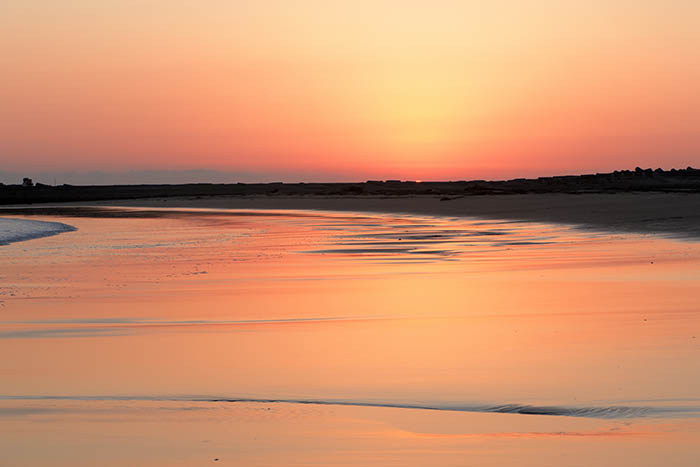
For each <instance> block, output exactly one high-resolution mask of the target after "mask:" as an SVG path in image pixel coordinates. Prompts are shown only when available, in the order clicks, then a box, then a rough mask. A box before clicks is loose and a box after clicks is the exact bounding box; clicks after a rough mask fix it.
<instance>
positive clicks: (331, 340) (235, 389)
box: [0, 197, 700, 467]
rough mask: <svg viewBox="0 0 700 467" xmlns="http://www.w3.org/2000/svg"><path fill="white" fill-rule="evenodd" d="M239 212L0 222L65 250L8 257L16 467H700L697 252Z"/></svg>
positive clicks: (427, 203)
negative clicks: (214, 466) (27, 224)
mask: <svg viewBox="0 0 700 467" xmlns="http://www.w3.org/2000/svg"><path fill="white" fill-rule="evenodd" d="M554 198H555V200H558V202H559V203H561V204H562V205H564V204H569V205H570V201H569V198H562V199H559V198H557V197H554ZM475 199H476V198H475ZM508 199H511V200H516V198H515V197H499V198H498V199H495V198H494V201H492V203H493V204H491V209H493V211H492V215H493V216H494V217H505V212H506V209H507V208H508V206H505V205H503V204H500V205H499V204H498V203H500V202H502V200H508ZM524 199H525V200H527V198H524ZM574 199H579V200H583V201H586V200H587V198H585V197H574ZM593 199H595V198H593ZM593 199H588V200H587V202H589V203H592V202H593ZM668 199H669V198H667V197H665V198H663V200H659V202H661V201H668ZM238 201H240V200H238ZM244 201H248V202H249V203H248V204H243V205H235V206H231V203H232V200H229V199H223V198H222V199H200V200H197V199H194V200H190V199H182V200H177V199H169V200H165V201H163V200H149V201H148V202H146V203H143V204H145V205H147V206H146V207H143V208H134V207H131V208H130V207H122V208H117V207H110V206H104V207H103V208H98V209H95V208H90V207H81V206H61V207H57V208H50V207H43V208H38V207H34V208H32V209H34V212H33V214H34V215H31V216H28V215H26V214H27V213H28V212H30V211H29V210H23V209H22V208H20V209H19V210H18V211H14V212H15V215H14V216H12V215H10V214H8V212H9V211H5V212H3V213H2V215H1V216H2V217H11V218H12V219H17V220H21V221H23V222H24V221H26V219H30V220H33V221H41V222H50V223H53V224H49V226H53V225H55V224H56V223H60V224H61V225H64V224H65V225H69V226H72V227H74V229H73V230H69V229H64V231H63V232H61V233H58V234H56V235H52V236H48V237H44V238H34V239H29V240H26V241H19V242H13V243H10V244H9V245H5V246H2V247H0V261H1V262H2V264H5V265H8V266H9V267H7V268H4V269H3V270H2V271H0V279H1V282H0V284H1V285H0V322H1V323H2V327H1V328H0V352H2V353H3V354H5V355H12V356H13V357H12V358H8V359H4V360H3V361H2V362H0V374H2V375H5V379H4V385H3V391H2V393H0V434H2V436H0V447H1V448H2V451H3V455H4V456H5V459H9V460H11V462H12V465H44V464H47V463H49V462H50V463H51V464H52V465H65V466H69V465H70V466H75V465H78V466H82V465H85V466H87V465H95V464H96V463H97V464H100V465H115V466H116V465H125V464H135V465H144V466H149V467H156V466H158V467H160V466H166V465H183V466H196V465H202V463H210V462H217V463H220V464H222V465H250V466H287V465H314V464H323V465H376V466H378V467H379V466H386V465H396V466H407V465H415V466H419V465H426V464H427V463H430V462H437V463H438V464H439V465H454V466H457V465H474V466H480V465H494V466H495V465H512V466H521V465H532V466H535V465H543V464H544V465H593V464H595V465H605V466H611V467H612V466H616V467H620V466H630V467H632V466H634V467H636V466H639V465H647V466H657V465H663V463H665V462H669V461H671V462H672V464H673V465H675V466H683V467H686V466H687V467H693V466H694V465H695V464H694V462H695V459H696V458H697V443H698V439H699V437H700V424H699V422H698V420H700V418H698V414H700V406H698V401H697V393H698V388H699V387H700V379H698V376H697V375H699V374H700V369H699V368H698V362H699V361H700V360H698V359H697V352H698V339H697V337H698V333H697V329H698V322H699V321H698V313H697V307H696V302H697V297H696V295H697V294H696V290H697V270H698V264H699V263H700V256H699V252H698V249H697V246H696V243H694V242H687V241H677V240H673V239H667V238H664V236H658V235H647V234H641V235H640V234H634V233H632V234H630V233H621V231H620V230H618V231H617V232H616V233H614V234H610V233H609V232H600V231H597V230H591V229H570V228H568V227H566V226H564V225H555V224H548V223H541V222H535V219H536V217H535V213H536V212H537V210H536V209H535V206H538V207H539V208H540V209H541V208H542V207H543V206H544V205H546V203H543V202H542V197H537V198H534V199H530V200H529V202H530V203H531V205H530V206H531V209H530V211H528V212H530V218H529V219H527V220H530V221H532V222H524V223H523V222H512V221H498V220H484V218H480V219H472V218H469V217H461V215H460V214H455V213H460V212H462V211H460V209H465V208H467V207H468V206H467V205H466V204H465V205H461V206H460V205H459V204H450V203H455V202H460V200H452V201H448V202H445V201H440V200H439V199H431V198H421V199H398V200H395V199H387V200H385V202H386V204H385V205H382V204H381V203H380V204H379V206H381V207H382V208H383V209H384V210H386V211H389V210H390V209H395V210H397V212H398V213H394V214H387V213H371V212H369V211H370V210H371V208H370V207H369V206H367V207H366V208H365V209H364V212H350V211H342V210H341V209H338V208H337V206H338V200H333V199H312V200H308V199H307V200H303V199H299V200H294V199H290V200H286V201H287V202H288V203H289V204H286V205H285V204H283V203H280V202H279V200H274V199H264V198H263V199H258V200H256V199H250V200H244ZM361 201H362V200H354V199H348V200H344V202H345V203H347V204H345V208H346V209H350V208H351V206H354V209H361V208H362V206H361V205H359V206H358V204H357V203H360V202H361ZM365 201H367V202H369V201H372V202H373V205H374V206H375V209H377V203H374V201H377V200H365ZM379 201H381V200H379ZM304 202H306V203H309V204H306V205H305V206H306V207H308V208H313V209H312V210H300V211H295V210H291V209H279V208H280V207H291V206H292V203H298V204H303V203H304ZM521 202H523V201H522V200H521ZM177 203H181V205H183V206H187V208H183V209H178V208H172V207H169V206H172V204H177ZM206 203H211V204H210V205H213V206H215V208H216V209H204V206H206V205H207V204H206ZM353 203H354V204H353ZM115 204H122V203H115ZM123 204H127V203H123ZM409 204H410V206H409ZM253 205H255V206H258V207H260V208H261V209H260V210H255V209H251V208H252V206H253ZM441 206H446V207H450V206H453V208H451V209H456V211H454V212H453V213H452V214H450V216H456V217H449V216H448V217H443V216H435V215H434V211H435V209H436V207H441ZM497 206H498V207H499V208H500V209H503V211H497V210H496V207H497ZM523 206H525V205H524V204H521V205H520V207H521V208H522V207H523ZM547 206H548V207H549V208H551V209H547V210H544V212H550V211H551V212H555V213H556V209H554V206H555V203H550V204H549V205H547ZM155 207H157V209H155ZM224 207H236V208H246V209H245V210H240V209H233V210H228V209H222V208H224ZM333 207H335V209H334V210H333V211H325V210H324V209H331V208H333ZM193 208H195V209H193ZM272 208H276V209H272ZM516 208H518V206H513V205H511V206H510V209H511V210H513V209H516ZM411 209H426V210H429V211H430V213H431V214H430V215H424V216H421V215H416V214H412V215H406V214H400V213H402V212H405V211H410V210H411ZM445 209H446V208H445ZM445 213H446V214H449V212H445ZM18 214H19V215H18ZM637 214H638V215H640V216H641V215H642V214H643V213H639V212H638V213H637ZM472 215H473V214H472ZM22 225H24V224H22ZM589 226H593V227H595V228H597V229H602V230H606V229H605V228H604V227H603V226H602V225H598V226H595V225H594V224H589ZM610 228H611V229H612V228H613V227H610ZM679 233H680V232H676V233H675V234H676V235H678V234H679ZM37 355H39V356H41V358H37ZM193 427H194V428H193ZM37 443H41V445H42V446H43V448H42V449H36V447H35V446H36V445H37ZM174 445H175V446H176V448H173V446H174ZM630 451H633V453H632V454H630ZM572 453H575V459H573V458H572V457H571V456H572ZM216 459H218V460H216Z"/></svg>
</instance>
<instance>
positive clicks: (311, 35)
mask: <svg viewBox="0 0 700 467" xmlns="http://www.w3.org/2000/svg"><path fill="white" fill-rule="evenodd" d="M699 25H700V2H698V1H696V0H673V1H669V0H665V1H654V0H635V1H631V0H630V1H628V0H618V1H610V0H606V1H602V0H587V1H567V0H556V1H555V0H552V1H545V0H542V1H525V0H523V1H514V0H511V1H506V0H502V1H498V0H495V1H490V2H485V1H470V0H461V1H448V0H430V1H427V0H426V1H414V0H371V1H370V0H354V1H333V0H303V1H302V0H300V1H281V0H278V1H275V0H258V1H236V0H227V1H224V0H209V1H181V0H167V1H166V0H151V1H147V0H142V1H135V0H100V1H95V0H62V1H59V0H41V1H37V0H5V1H4V2H2V3H1V4H0V54H1V56H2V70H3V71H2V86H0V163H1V165H0V171H3V172H13V173H24V174H27V175H31V174H32V173H51V172H56V173H64V172H105V173H112V172H113V173H124V172H134V171H150V173H159V172H163V171H180V170H183V171H192V170H198V171H221V172H224V173H245V174H248V175H247V177H248V178H249V179H248V180H247V181H253V180H250V178H252V179H255V178H256V177H257V178H258V179H260V180H265V179H269V178H270V177H272V178H276V179H281V180H285V181H298V180H304V179H308V180H337V181H342V180H364V179H367V178H402V179H443V180H444V179H474V178H490V179H494V178H510V177H518V176H538V175H551V174H561V173H582V172H596V171H609V170H614V169H622V168H634V166H637V165H639V166H643V167H663V168H670V167H685V166H688V165H694V166H700V26H699ZM127 178H128V177H127ZM123 181H126V182H128V181H129V180H123ZM232 181H235V180H232Z"/></svg>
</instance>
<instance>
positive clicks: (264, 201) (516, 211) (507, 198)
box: [67, 193, 700, 240]
mask: <svg viewBox="0 0 700 467" xmlns="http://www.w3.org/2000/svg"><path fill="white" fill-rule="evenodd" d="M81 204H82V205H96V206H139V207H151V208H156V207H157V208H160V207H168V208H174V207H185V208H217V209H315V210H326V211H354V212H375V213H403V214H417V215H425V216H455V217H479V218H486V219H506V220H519V221H529V222H554V223H562V224H567V225H572V226H576V227H579V228H585V229H593V230H600V231H611V232H637V233H655V234H662V235H669V236H673V237H678V238H690V239H696V240H697V239H700V194H697V193H615V194H576V195H573V194H556V193H554V194H524V195H485V196H465V197H448V198H447V199H445V197H436V196H401V197H352V196H342V197H329V196H308V197H293V196H292V197H288V196H284V197H282V196H257V197H254V196H246V197H227V196H212V197H169V198H151V199H138V200H118V201H103V202H90V203H69V204H67V205H81Z"/></svg>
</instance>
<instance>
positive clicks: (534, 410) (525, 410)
mask: <svg viewBox="0 0 700 467" xmlns="http://www.w3.org/2000/svg"><path fill="white" fill-rule="evenodd" d="M0 400H16V401H21V400H28V401H36V400H55V401H62V400H63V401H86V402H87V401H122V402H124V401H148V402H200V403H201V402H212V403H231V404H235V403H256V404H299V405H330V406H349V407H377V408H393V409H414V410H436V411H449V412H473V413H499V414H516V415H549V416H558V417H579V418H597V419H626V418H644V417H657V418H669V417H700V406H682V407H681V406H634V405H627V406H625V405H611V406H585V407H584V406H548V405H528V404H500V405H491V404H447V403H410V402H390V401H372V400H352V399H272V398H251V397H235V398H228V397H210V396H8V395H0Z"/></svg>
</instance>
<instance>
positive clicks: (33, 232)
mask: <svg viewBox="0 0 700 467" xmlns="http://www.w3.org/2000/svg"><path fill="white" fill-rule="evenodd" d="M75 230H77V229H76V228H75V227H73V226H72V225H68V224H63V223H61V222H47V221H34V220H27V219H7V218H0V245H9V244H10V243H15V242H23V241H26V240H32V239H35V238H42V237H50V236H52V235H58V234H60V233H63V232H72V231H75Z"/></svg>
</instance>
